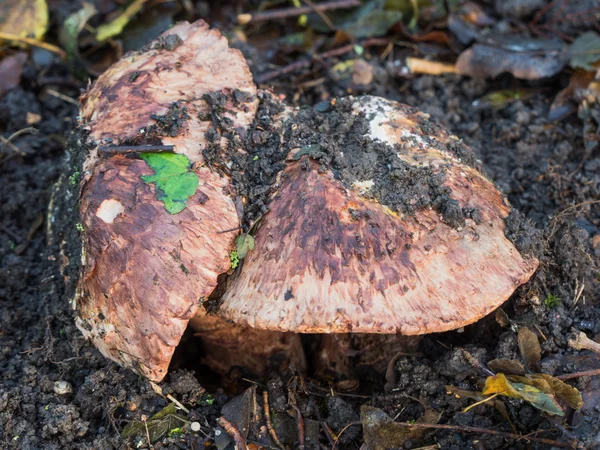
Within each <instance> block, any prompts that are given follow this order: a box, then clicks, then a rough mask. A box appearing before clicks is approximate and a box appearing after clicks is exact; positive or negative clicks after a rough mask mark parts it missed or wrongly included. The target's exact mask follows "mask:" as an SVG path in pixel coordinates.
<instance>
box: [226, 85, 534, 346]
mask: <svg viewBox="0 0 600 450" xmlns="http://www.w3.org/2000/svg"><path fill="white" fill-rule="evenodd" d="M353 109H354V112H355V114H359V113H364V114H365V115H366V118H367V120H368V121H369V127H368V128H369V129H368V131H367V136H368V137H370V138H371V139H373V140H380V141H383V142H386V143H388V144H389V145H390V146H394V145H396V144H397V145H402V146H403V147H402V151H400V150H399V151H398V153H397V157H398V158H400V159H402V160H404V161H406V162H407V163H409V164H410V165H412V166H418V167H430V168H431V169H432V170H433V171H434V172H436V171H438V172H439V171H441V170H443V171H445V181H444V185H445V186H447V187H449V188H451V190H452V194H451V197H452V198H453V199H454V200H455V201H457V202H458V204H459V205H460V207H461V208H462V209H463V211H464V210H465V209H469V208H476V209H477V210H478V211H479V213H480V215H479V216H478V220H477V222H478V223H476V222H475V220H473V219H471V218H466V219H465V220H464V225H463V226H458V227H457V226H450V225H448V224H447V223H446V222H445V221H444V220H443V218H442V217H441V215H440V213H439V212H436V211H434V210H433V209H431V208H423V209H418V208H417V209H416V210H415V211H414V214H401V213H398V212H395V211H392V210H391V209H390V208H388V207H387V206H385V205H383V204H381V203H378V202H377V201H376V200H374V199H373V198H372V196H371V195H369V190H371V189H372V187H373V185H375V186H376V185H377V183H379V182H380V180H377V179H374V180H359V181H358V182H356V183H354V184H353V185H352V186H351V187H348V186H347V185H344V183H342V181H341V180H340V179H338V178H337V177H336V176H334V173H333V171H332V170H325V171H323V170H322V168H321V170H319V164H318V163H316V162H315V161H312V160H308V157H307V156H303V157H302V159H301V160H299V161H294V162H291V163H290V164H288V165H287V167H286V168H285V169H284V171H283V174H282V176H281V178H280V183H281V186H280V188H279V189H278V190H277V192H276V193H275V195H274V196H273V197H272V199H271V203H270V205H269V208H270V210H269V212H268V213H267V214H266V215H265V216H264V218H263V219H262V221H261V224H260V226H259V227H258V230H257V231H256V233H255V236H254V239H255V250H254V251H252V252H250V253H249V254H248V256H247V257H246V259H245V260H244V263H243V266H242V268H241V270H239V271H238V273H237V274H236V275H235V277H234V279H233V280H231V284H230V286H229V288H228V289H227V291H226V292H225V294H224V296H223V297H222V299H221V303H220V306H219V310H218V314H219V315H220V316H221V317H223V318H225V319H229V320H231V321H233V322H235V323H238V324H246V325H249V326H252V327H255V328H261V329H269V330H279V331H295V332H301V333H343V332H355V333H401V334H406V335H414V334H425V333H431V332H440V331H446V330H452V329H456V328H459V327H462V326H464V325H468V324H470V323H473V322H475V321H477V320H478V319H480V318H481V317H483V316H485V315H486V314H488V313H489V312H491V311H493V310H494V309H495V308H497V307H498V306H499V305H500V304H501V303H502V302H504V301H505V300H506V299H507V298H508V297H509V296H510V295H511V294H512V293H513V292H514V290H515V289H516V288H517V287H518V286H519V285H521V284H522V283H524V282H526V281H527V280H528V279H529V278H530V276H531V275H532V274H533V272H534V271H535V269H536V268H537V265H538V261H537V260H536V259H535V258H534V257H526V256H523V255H521V254H520V253H519V251H518V250H517V248H516V247H515V246H514V244H513V243H512V242H510V241H509V240H508V239H507V238H506V237H505V235H504V229H505V223H504V218H505V217H506V216H507V215H508V214H509V212H510V206H509V205H508V204H507V202H506V201H505V200H504V199H503V196H502V194H501V193H500V192H499V191H498V190H497V189H496V188H495V187H494V185H493V184H492V183H491V182H490V181H488V180H487V179H486V178H485V177H484V176H483V175H482V174H481V173H480V172H479V171H478V170H477V169H475V168H473V167H471V166H469V165H467V164H466V163H465V162H463V161H462V160H461V158H465V159H469V156H471V157H472V154H470V151H469V150H468V149H466V148H465V147H464V146H458V147H457V145H456V144H458V143H459V141H458V140H457V139H456V138H455V137H453V136H450V135H449V134H448V133H447V132H446V131H444V130H443V129H441V128H439V127H437V126H434V125H432V124H431V123H429V122H428V121H427V116H426V115H424V114H421V113H418V112H415V111H414V110H412V109H411V108H409V107H407V106H405V105H401V104H398V103H395V102H392V101H387V100H384V99H381V98H376V97H361V98H358V99H355V100H354V103H353ZM432 130H433V131H434V132H435V136H430V135H429V134H431V133H432ZM427 133H429V134H427ZM393 148H397V147H393ZM456 148H459V150H458V151H456V150H453V149H456ZM479 219H480V220H479Z"/></svg>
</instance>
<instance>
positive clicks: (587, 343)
mask: <svg viewBox="0 0 600 450" xmlns="http://www.w3.org/2000/svg"><path fill="white" fill-rule="evenodd" d="M569 347H571V348H574V349H575V350H591V351H593V352H594V353H598V354H600V344H599V343H598V342H596V341H592V340H591V339H590V338H589V337H587V335H586V334H585V333H584V332H583V331H580V332H579V334H578V335H577V337H576V338H575V339H569Z"/></svg>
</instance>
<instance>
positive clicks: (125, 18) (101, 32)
mask: <svg viewBox="0 0 600 450" xmlns="http://www.w3.org/2000/svg"><path fill="white" fill-rule="evenodd" d="M146 1H147V0H134V1H133V2H131V4H130V5H129V6H128V7H127V8H126V9H125V11H123V13H121V15H120V16H119V17H117V18H116V19H115V20H113V21H112V22H109V23H105V24H102V25H100V26H99V27H98V28H97V29H96V40H97V41H98V42H104V41H106V40H107V39H110V38H112V37H115V36H118V35H119V34H121V32H122V31H123V28H125V26H126V25H127V24H128V23H129V21H130V20H131V19H132V18H133V16H135V15H136V14H137V13H138V12H139V11H140V10H141V9H142V6H144V3H146Z"/></svg>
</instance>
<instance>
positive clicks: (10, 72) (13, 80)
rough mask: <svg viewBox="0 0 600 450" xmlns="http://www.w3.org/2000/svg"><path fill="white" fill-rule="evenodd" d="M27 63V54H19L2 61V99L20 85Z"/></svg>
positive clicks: (0, 63)
mask: <svg viewBox="0 0 600 450" xmlns="http://www.w3.org/2000/svg"><path fill="white" fill-rule="evenodd" d="M25 61H27V53H25V52H17V53H15V54H13V55H9V56H7V57H5V58H3V59H2V61H0V97H2V96H3V95H4V94H6V92H7V91H8V90H10V89H12V88H14V87H17V86H18V85H19V83H20V82H21V74H22V73H23V64H25Z"/></svg>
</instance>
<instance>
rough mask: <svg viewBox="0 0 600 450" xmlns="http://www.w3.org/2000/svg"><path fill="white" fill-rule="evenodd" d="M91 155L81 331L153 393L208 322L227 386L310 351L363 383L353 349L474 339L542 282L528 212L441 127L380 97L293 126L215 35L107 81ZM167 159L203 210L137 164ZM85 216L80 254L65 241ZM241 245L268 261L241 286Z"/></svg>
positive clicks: (209, 355) (69, 275)
mask: <svg viewBox="0 0 600 450" xmlns="http://www.w3.org/2000/svg"><path fill="white" fill-rule="evenodd" d="M265 105H266V106H265ZM261 108H263V109H261ZM257 111H259V112H257ZM265 117H269V118H270V128H269V129H265V124H264V123H263V121H264V118H265ZM74 136H75V138H74V139H72V144H71V147H72V151H71V161H70V163H69V170H70V173H71V176H70V177H68V178H67V177H63V179H62V182H61V183H59V185H58V187H57V191H56V192H57V193H56V194H55V200H54V201H53V205H52V206H51V212H50V214H51V218H50V219H51V220H50V222H51V223H52V224H54V225H53V226H54V228H55V231H54V234H55V235H60V236H62V241H61V242H60V246H61V252H62V256H63V258H62V261H63V272H64V274H65V277H66V279H67V282H68V283H67V284H68V285H74V286H75V291H76V293H75V295H74V296H73V300H72V304H73V308H74V309H75V313H76V323H77V326H78V327H79V328H80V330H81V331H82V332H83V334H84V335H85V336H86V337H88V338H90V339H91V340H92V341H93V342H94V344H95V345H96V346H97V347H98V348H99V350H100V351H101V352H102V353H103V354H104V355H105V356H107V357H108V358H110V359H112V360H114V361H117V362H118V363H120V364H122V365H124V366H127V367H130V368H132V369H133V370H135V371H137V372H139V373H141V374H143V375H145V376H147V377H148V378H150V379H151V380H154V381H160V380H161V379H162V378H163V377H164V376H165V374H166V373H167V370H168V365H169V362H170V360H171V357H172V355H173V351H174V349H175V347H176V346H177V345H178V343H179V341H180V339H181V337H182V335H183V333H184V331H185V329H186V327H187V326H188V323H189V322H190V321H191V326H192V328H193V329H194V331H195V333H196V334H197V335H199V336H201V339H202V342H203V346H204V350H205V357H204V358H205V359H204V362H206V363H207V364H209V365H210V366H211V367H212V368H213V369H215V370H216V371H217V372H219V373H227V372H228V371H229V370H230V369H231V367H232V366H235V365H244V366H251V367H248V368H249V369H250V370H252V371H253V372H254V373H255V374H257V375H259V376H263V375H265V374H267V373H268V371H270V370H272V369H277V370H282V369H286V368H288V367H292V368H295V369H297V370H300V371H302V370H304V369H305V368H306V361H305V355H304V351H303V349H302V345H301V341H300V337H299V333H312V334H314V333H319V334H325V335H332V334H334V333H337V334H339V335H340V336H342V338H339V339H338V338H332V337H326V338H324V339H323V343H322V349H323V352H322V353H323V354H324V353H327V354H328V355H329V356H327V357H326V358H325V359H326V360H327V364H329V365H331V364H330V363H331V361H337V362H336V367H338V368H342V367H345V368H346V369H343V370H349V367H350V364H348V361H347V359H345V357H344V356H340V355H338V354H342V353H344V348H347V347H348V346H349V345H350V344H348V336H349V335H348V333H360V334H370V335H371V338H370V342H371V345H373V344H374V345H380V344H381V345H383V344H385V345H386V346H387V345H388V344H389V343H391V344H394V343H396V342H399V340H398V339H396V338H395V336H399V335H403V336H406V335H419V334H425V333H434V332H440V331H446V330H452V329H456V328H460V327H463V326H465V325H467V324H470V323H473V322H475V321H477V320H478V319H480V318H481V317H483V316H485V315H486V314H488V313H489V312H491V311H493V310H494V309H495V308H497V307H498V306H499V305H500V304H501V303H502V302H504V301H505V300H506V299H507V298H508V297H509V296H510V295H511V294H512V293H513V291H514V290H515V289H516V288H517V287H518V286H519V285H520V284H522V283H524V282H526V281H527V280H528V279H529V277H530V276H531V275H532V274H533V272H534V271H535V269H536V268H537V264H538V262H537V260H536V259H535V257H533V256H529V255H522V254H521V253H520V252H519V250H518V249H517V248H516V246H515V245H514V244H513V243H512V242H511V241H510V240H509V239H508V238H507V237H506V236H505V234H504V230H505V224H504V219H505V218H506V217H507V215H508V214H509V212H510V210H511V208H510V206H509V205H508V203H507V201H506V200H505V199H504V198H503V197H502V195H501V193H500V192H499V191H497V190H496V189H495V187H494V186H493V184H492V183H491V182H490V181H488V180H487V179H486V178H485V177H484V176H483V175H482V174H481V173H480V172H479V171H478V170H477V168H476V167H475V164H474V157H473V155H472V153H471V151H470V150H469V149H468V148H466V147H465V146H464V145H463V144H462V143H461V142H460V141H459V140H458V139H457V138H455V137H453V136H450V135H449V134H448V133H447V132H446V131H445V130H443V129H442V128H441V127H439V126H437V125H435V124H433V123H431V122H430V121H429V120H428V118H427V116H426V115H424V114H422V113H419V112H417V111H415V110H413V109H411V108H409V107H407V106H405V105H401V104H399V103H395V102H391V101H388V100H384V99H381V98H377V97H369V96H367V97H359V98H346V99H339V100H334V101H331V102H326V103H325V104H320V105H317V106H316V107H315V108H301V109H296V110H292V109H291V108H288V107H285V106H283V105H281V103H280V102H279V101H278V100H277V99H275V98H274V97H273V96H272V95H270V94H269V93H267V92H263V91H257V89H256V86H255V85H254V84H253V82H252V76H251V74H250V72H249V69H248V67H247V65H246V63H245V61H244V59H243V57H242V55H241V54H240V53H239V52H238V51H237V50H233V49H230V48H229V47H228V46H227V42H226V40H225V39H224V38H223V37H222V36H221V35H220V34H219V33H218V32H217V31H215V30H209V28H208V26H207V25H206V24H205V23H204V22H202V21H199V22H196V23H193V24H187V23H182V24H179V25H177V26H175V27H173V28H172V29H170V30H169V31H167V32H166V33H165V34H163V35H162V36H161V37H160V38H159V39H158V40H156V41H154V42H153V43H152V44H150V45H149V46H147V47H146V48H145V49H143V50H141V51H139V52H135V53H132V54H128V55H126V56H125V57H124V58H123V59H122V60H121V61H119V62H118V63H116V64H115V65H114V66H113V67H111V68H110V69H109V70H108V71H107V72H105V73H104V74H103V75H102V76H101V77H100V78H99V79H98V80H97V81H96V83H95V84H94V85H93V86H92V87H91V89H89V90H88V92H87V93H85V94H84V95H83V96H82V108H81V119H80V127H79V130H78V131H77V132H76V133H75V135H74ZM266 141H268V142H269V143H270V145H272V146H274V147H272V148H271V149H270V150H269V152H265V153H264V154H265V155H267V156H269V155H271V156H272V157H273V158H274V159H273V164H272V165H271V166H269V167H267V169H268V171H269V173H270V174H269V177H268V178H269V180H271V181H268V182H265V184H264V185H256V186H255V185H252V186H249V185H250V184H252V183H254V182H255V181H252V180H253V179H252V178H251V176H250V175H249V174H251V173H252V170H253V169H256V168H257V167H258V169H260V170H259V172H260V174H259V175H260V176H259V177H258V178H259V179H260V180H263V175H264V172H265V170H267V169H265V167H266V166H261V165H258V164H266V163H265V162H264V161H263V160H259V161H258V162H257V161H256V160H258V159H260V158H259V156H258V154H255V155H254V156H253V157H251V156H252V154H253V152H257V151H259V152H260V150H261V148H263V147H264V145H266V144H264V142H266ZM151 148H152V149H154V150H159V151H168V150H169V151H170V150H172V151H174V152H175V154H176V155H183V156H185V158H187V161H189V163H190V165H191V167H189V168H187V169H186V168H184V169H182V170H183V171H184V172H185V173H186V174H187V173H189V174H191V175H189V177H191V179H192V180H195V178H194V177H197V179H198V187H197V188H196V189H194V190H193V192H192V193H191V194H190V195H189V196H187V197H189V198H187V197H185V198H183V199H182V198H177V199H175V200H171V199H167V200H165V197H168V195H167V194H166V193H165V191H164V189H163V190H162V191H161V188H159V187H158V183H155V184H152V183H149V182H148V180H150V179H152V180H156V179H157V178H159V176H158V175H156V176H154V177H153V178H152V176H153V170H152V168H151V167H149V165H148V164H147V161H148V157H147V154H146V153H142V157H143V158H140V157H139V152H140V151H142V152H143V151H144V150H150V149H151ZM159 154H160V153H159ZM144 155H146V156H144ZM273 155H275V156H273ZM255 164H257V165H255ZM261 168H262V169H261ZM155 169H156V167H155ZM258 169H257V170H258ZM263 169H264V170H263ZM186 170H187V172H186ZM75 173H81V176H80V182H79V183H73V182H67V181H66V180H67V179H68V180H72V179H73V176H74V174H75ZM185 176H188V175H185ZM264 176H265V177H266V176H267V175H264ZM148 177H150V178H148ZM194 183H195V181H194ZM165 189H166V188H165ZM61 193H62V194H61ZM169 201H170V202H171V204H170V205H169V204H168V202H169ZM68 202H72V203H68ZM73 202H74V203H73ZM69 204H71V205H72V206H68V205H69ZM61 205H62V206H61ZM73 205H74V206H73ZM61 208H62V209H61ZM69 208H74V209H75V210H77V208H79V211H80V215H81V223H80V224H78V225H79V226H78V227H77V228H78V229H79V230H80V231H81V230H83V231H81V237H80V238H79V237H75V238H73V235H72V234H73V229H74V227H69V228H68V231H65V230H67V228H65V227H61V226H60V225H59V223H60V221H61V216H62V217H67V216H68V215H66V214H62V211H63V210H65V209H66V210H67V211H68V210H69ZM170 208H171V209H170ZM169 209H170V210H169ZM241 229H243V230H244V231H246V232H251V233H252V234H253V235H254V241H255V249H254V250H253V251H251V252H250V253H248V255H247V256H246V257H245V258H244V259H243V260H242V262H241V264H240V266H239V267H238V268H237V269H236V268H234V267H232V263H231V259H230V254H231V252H232V251H233V250H234V249H235V248H236V237H237V236H238V235H239V232H240V231H239V230H241ZM69 233H71V234H69ZM69 236H70V237H69ZM374 335H383V336H382V337H380V338H379V337H376V336H374ZM392 346H393V345H392ZM362 347H363V349H364V346H362ZM386 348H387V347H386ZM340 370H342V369H340Z"/></svg>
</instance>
